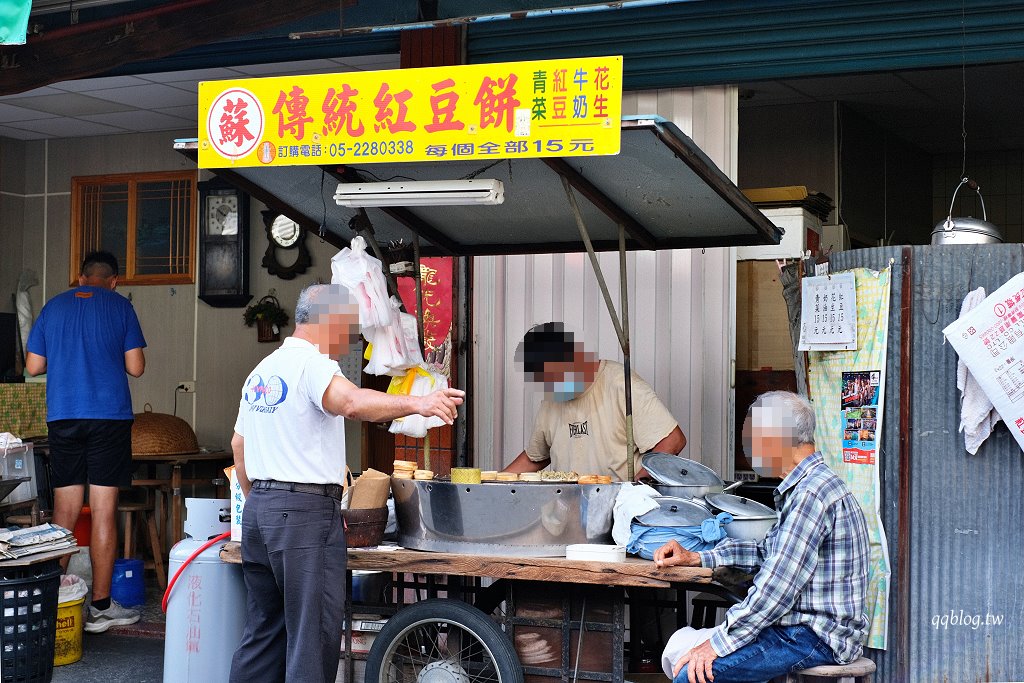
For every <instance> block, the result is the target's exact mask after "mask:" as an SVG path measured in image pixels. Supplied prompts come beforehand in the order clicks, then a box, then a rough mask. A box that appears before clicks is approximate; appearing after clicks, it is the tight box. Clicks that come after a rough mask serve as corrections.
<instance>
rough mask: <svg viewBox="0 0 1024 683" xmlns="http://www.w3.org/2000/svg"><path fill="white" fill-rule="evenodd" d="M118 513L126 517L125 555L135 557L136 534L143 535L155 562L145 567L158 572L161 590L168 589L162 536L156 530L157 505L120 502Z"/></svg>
mask: <svg viewBox="0 0 1024 683" xmlns="http://www.w3.org/2000/svg"><path fill="white" fill-rule="evenodd" d="M117 511H118V512H120V513H122V514H123V515H124V555H123V556H122V557H125V558H133V557H135V549H136V548H135V534H136V533H141V534H142V537H143V538H144V539H148V541H149V549H150V552H152V553H153V561H152V562H150V561H146V562H145V563H144V565H143V566H144V567H145V568H146V569H152V570H154V571H155V572H156V580H157V583H158V584H159V585H160V587H161V588H167V571H166V570H165V569H164V552H163V548H162V544H161V543H160V534H158V533H157V530H156V505H155V504H154V503H151V502H149V501H145V502H133V501H120V502H118V504H117Z"/></svg>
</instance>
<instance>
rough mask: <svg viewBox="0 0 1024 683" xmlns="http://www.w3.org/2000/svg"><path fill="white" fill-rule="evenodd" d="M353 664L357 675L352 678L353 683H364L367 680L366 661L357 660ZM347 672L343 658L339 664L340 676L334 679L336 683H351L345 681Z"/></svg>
mask: <svg viewBox="0 0 1024 683" xmlns="http://www.w3.org/2000/svg"><path fill="white" fill-rule="evenodd" d="M353 664H354V665H355V667H354V668H355V674H354V675H353V676H352V681H351V683H363V682H364V681H365V680H366V661H365V660H362V659H357V660H356V661H355V662H353ZM345 671H346V665H345V659H344V658H342V660H341V662H339V663H338V676H337V677H336V678H335V679H334V683H349V681H346V680H345Z"/></svg>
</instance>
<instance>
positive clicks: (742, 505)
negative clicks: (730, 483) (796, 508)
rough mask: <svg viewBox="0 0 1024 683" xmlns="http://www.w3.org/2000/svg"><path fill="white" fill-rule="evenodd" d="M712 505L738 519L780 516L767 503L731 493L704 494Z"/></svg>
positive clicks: (705, 498)
mask: <svg viewBox="0 0 1024 683" xmlns="http://www.w3.org/2000/svg"><path fill="white" fill-rule="evenodd" d="M704 500H706V501H707V502H708V503H709V504H710V505H711V507H713V508H715V509H717V510H722V511H724V512H728V513H729V514H730V515H732V516H733V517H735V518H736V519H751V518H764V517H778V515H777V514H776V512H775V510H772V509H771V508H770V507H768V506H767V505H763V504H761V503H758V502H757V501H756V500H751V499H750V498H744V497H743V496H734V495H733V494H731V493H709V494H708V495H706V496H704Z"/></svg>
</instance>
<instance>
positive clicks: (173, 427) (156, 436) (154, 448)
mask: <svg viewBox="0 0 1024 683" xmlns="http://www.w3.org/2000/svg"><path fill="white" fill-rule="evenodd" d="M198 452H199V441H198V439H196V433H195V432H194V431H192V427H190V426H189V424H188V422H185V421H184V420H182V419H181V418H180V417H175V416H173V415H167V414H165V413H154V412H153V406H151V405H150V404H148V403H147V404H146V407H145V409H144V411H143V412H141V413H136V414H135V422H134V424H132V453H133V454H134V455H181V454H186V453H198Z"/></svg>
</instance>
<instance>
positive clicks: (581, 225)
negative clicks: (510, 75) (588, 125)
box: [561, 176, 636, 481]
mask: <svg viewBox="0 0 1024 683" xmlns="http://www.w3.org/2000/svg"><path fill="white" fill-rule="evenodd" d="M561 178H562V187H563V188H564V189H565V196H566V198H567V199H568V200H569V206H570V207H571V208H572V212H573V215H574V216H575V217H576V228H577V229H578V230H579V233H580V239H582V240H583V245H584V246H585V247H586V248H587V255H588V256H589V257H590V265H591V267H593V269H594V276H595V277H596V278H597V286H598V287H599V288H600V289H601V296H602V297H604V303H605V306H606V307H607V308H608V315H610V316H611V319H612V326H613V327H614V328H615V335H616V337H618V339H619V348H621V349H622V360H623V363H622V366H623V370H624V372H625V386H626V471H627V472H628V473H629V480H630V481H633V479H634V477H635V476H636V464H635V463H634V462H633V451H634V450H635V449H636V445H635V442H634V439H633V378H632V373H631V372H630V349H629V303H628V289H629V288H628V282H627V281H626V228H625V226H624V225H622V224H621V223H620V224H619V302H620V308H621V315H622V317H621V319H620V317H619V313H618V312H616V310H615V303H614V302H613V301H612V295H611V292H610V290H609V289H608V283H607V281H605V279H604V271H602V270H601V262H600V261H598V260H597V253H596V252H595V251H594V245H593V243H592V242H591V241H590V233H589V232H588V231H587V225H586V222H585V221H584V220H583V213H582V212H581V211H580V207H579V205H578V204H577V203H576V196H575V194H573V191H572V185H571V184H570V182H569V180H568V179H567V178H566V177H565V176H561Z"/></svg>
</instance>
